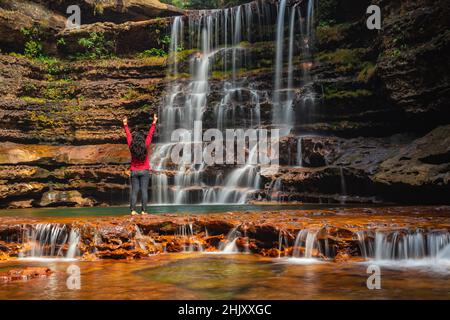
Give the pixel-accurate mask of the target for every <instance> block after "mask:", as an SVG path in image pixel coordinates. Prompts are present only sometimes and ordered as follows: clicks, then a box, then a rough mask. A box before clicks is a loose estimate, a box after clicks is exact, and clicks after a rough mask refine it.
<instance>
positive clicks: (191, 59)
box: [150, 0, 314, 204]
mask: <svg viewBox="0 0 450 320" xmlns="http://www.w3.org/2000/svg"><path fill="white" fill-rule="evenodd" d="M310 2H314V1H313V0H311V1H310ZM273 7H274V4H272V3H269V2H266V1H254V2H251V3H247V4H245V5H241V6H236V7H232V8H227V9H224V10H202V11H198V12H195V13H192V14H188V15H187V16H185V17H175V18H173V21H172V25H171V33H170V34H171V43H170V52H169V60H168V61H169V64H170V68H169V69H168V78H169V79H170V81H169V84H168V86H167V89H166V95H165V97H164V99H163V103H162V104H161V105H160V110H159V113H160V114H161V117H160V119H161V123H160V132H159V141H158V143H157V144H156V145H155V148H154V150H153V153H152V155H151V159H150V162H151V164H152V168H153V171H154V174H153V175H152V192H151V202H152V203H160V204H167V203H173V204H186V203H246V202H247V201H249V199H251V196H252V195H253V194H255V192H256V191H258V190H261V183H260V180H261V179H260V174H259V170H260V167H259V165H257V164H255V163H252V161H251V159H252V157H254V155H255V154H256V155H257V154H258V153H259V152H258V150H257V148H255V149H251V150H249V155H248V159H247V160H246V161H245V164H242V165H237V166H236V167H235V168H233V169H232V170H230V169H229V167H227V168H223V172H222V171H219V172H218V173H217V175H216V176H215V177H211V171H212V170H211V168H209V167H208V165H207V164H206V163H202V164H201V165H198V164H197V165H191V164H189V163H179V164H174V163H172V161H171V153H172V151H173V150H174V148H175V146H177V143H174V142H172V141H171V134H172V132H173V131H174V130H175V129H178V128H183V129H186V130H188V131H189V132H192V130H193V129H194V122H195V121H197V120H203V129H210V128H217V129H219V130H222V131H223V130H224V129H226V128H232V127H234V128H239V129H243V130H244V131H245V130H246V129H250V128H253V129H256V128H260V127H261V105H262V102H263V101H268V100H269V99H270V94H269V92H267V90H261V89H258V87H257V85H256V84H254V83H252V82H251V81H248V80H247V79H246V78H245V77H243V76H241V70H245V69H246V68H247V67H248V66H250V65H251V63H254V61H252V59H251V57H250V55H249V47H251V44H252V43H256V42H263V41H266V42H267V41H274V40H276V43H277V47H276V54H275V60H276V63H275V67H274V69H275V90H274V97H273V101H272V102H273V108H272V109H273V110H274V113H273V115H272V122H274V123H277V122H279V121H278V120H277V116H278V115H283V117H284V119H283V122H284V123H287V122H286V121H288V120H289V121H294V120H295V118H294V113H293V108H292V104H293V99H294V94H293V92H294V87H295V85H296V84H295V83H294V82H295V81H294V76H293V74H294V70H295V68H294V55H295V54H296V52H297V51H298V50H299V48H297V47H298V43H297V42H296V41H295V37H296V30H298V29H299V28H298V25H297V24H296V23H295V21H296V19H298V20H299V21H300V24H302V23H303V22H302V21H303V20H302V17H301V14H300V10H299V6H294V7H292V8H288V6H287V1H286V0H282V1H281V2H280V3H279V4H278V9H277V12H278V14H277V16H276V17H274V14H273V12H274V10H273ZM312 7H313V6H312ZM286 12H289V13H288V16H289V21H288V28H289V46H288V50H287V51H288V70H287V75H288V80H287V83H285V81H283V75H284V73H285V72H284V71H285V70H284V63H283V62H284V55H285V48H284V47H285V46H284V40H285V39H284V28H285V24H286V21H285V20H286V19H285V16H286ZM313 12H314V10H313V8H309V9H308V10H307V14H308V15H309V14H313ZM308 17H309V16H308ZM306 21H307V26H306V27H304V28H303V27H301V28H300V30H302V28H303V29H306V30H308V32H307V34H308V35H309V34H310V33H312V32H313V21H314V19H312V18H307V19H306ZM273 23H276V39H274V38H273V34H272V32H267V31H269V30H270V28H271V27H272V26H273ZM306 36H307V35H305V37H306ZM181 49H183V50H186V51H187V52H188V54H187V56H188V58H186V55H183V56H184V58H183V59H186V61H183V62H186V63H181V62H182V61H181V60H180V54H179V51H180V50H181ZM187 66H189V72H188V74H189V77H186V73H187V72H186V71H187V70H183V68H187ZM217 74H218V75H219V76H218V77H217V76H214V75H217ZM213 76H214V77H213ZM286 86H287V88H286ZM283 91H287V92H288V94H287V99H286V97H285V94H284V93H283V97H282V96H280V94H282V92H283ZM212 97H213V98H212ZM286 100H288V101H287V102H286ZM280 106H281V107H282V108H283V112H278V111H276V112H275V110H278V109H277V108H279V107H280ZM286 110H287V111H286ZM285 111H286V112H287V113H286V112H285ZM292 124H293V123H292ZM200 138H201V137H194V139H193V141H192V140H190V139H186V140H189V141H192V142H189V143H188V145H187V149H186V150H192V149H194V151H193V153H194V158H195V156H196V152H197V151H195V150H196V149H197V148H195V146H198V145H200V149H201V148H205V146H204V145H202V144H201V143H202V142H201V141H200ZM205 150H206V149H204V151H203V152H205Z"/></svg>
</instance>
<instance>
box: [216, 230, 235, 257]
mask: <svg viewBox="0 0 450 320" xmlns="http://www.w3.org/2000/svg"><path fill="white" fill-rule="evenodd" d="M239 227H240V225H238V226H236V227H234V228H233V229H231V231H230V232H229V233H228V235H227V239H226V240H225V242H221V243H220V245H219V251H220V253H223V254H233V253H239V249H238V247H237V245H236V241H237V239H238V238H239V236H240V232H239V231H238V229H239Z"/></svg>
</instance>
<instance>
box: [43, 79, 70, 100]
mask: <svg viewBox="0 0 450 320" xmlns="http://www.w3.org/2000/svg"><path fill="white" fill-rule="evenodd" d="M75 91H76V88H75V86H74V85H72V84H71V81H70V80H59V81H53V82H49V83H48V85H47V88H46V89H45V91H44V97H45V98H46V99H48V100H52V101H64V100H70V99H73V98H74V97H75Z"/></svg>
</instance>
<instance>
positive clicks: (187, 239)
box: [176, 223, 204, 252]
mask: <svg viewBox="0 0 450 320" xmlns="http://www.w3.org/2000/svg"><path fill="white" fill-rule="evenodd" d="M176 236H178V237H180V238H181V239H182V241H183V242H184V243H183V252H195V251H199V252H203V251H204V249H203V245H202V243H201V242H200V241H199V240H198V239H197V238H196V237H195V235H194V227H193V225H192V223H187V224H183V225H181V226H179V227H178V231H177V234H176Z"/></svg>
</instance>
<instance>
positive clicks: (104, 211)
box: [0, 204, 367, 217]
mask: <svg viewBox="0 0 450 320" xmlns="http://www.w3.org/2000/svg"><path fill="white" fill-rule="evenodd" d="M336 207H356V205H350V206H349V205H346V206H342V205H339V204H336V205H329V204H327V205H323V204H296V205H283V204H279V205H278V204H277V205H252V204H237V205H233V204H217V205H151V206H149V212H150V213H152V214H164V213H171V214H186V213H190V214H196V213H197V214H203V213H220V212H227V211H241V212H243V211H252V212H255V211H271V210H272V211H276V210H289V209H292V210H294V209H305V210H315V209H327V208H336ZM364 207H367V205H364ZM128 214H129V208H128V207H126V206H120V207H88V208H29V209H10V210H0V217H6V216H9V217H11V216H14V217H86V216H124V215H128Z"/></svg>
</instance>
